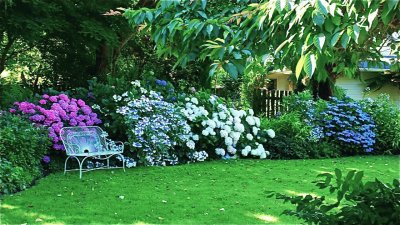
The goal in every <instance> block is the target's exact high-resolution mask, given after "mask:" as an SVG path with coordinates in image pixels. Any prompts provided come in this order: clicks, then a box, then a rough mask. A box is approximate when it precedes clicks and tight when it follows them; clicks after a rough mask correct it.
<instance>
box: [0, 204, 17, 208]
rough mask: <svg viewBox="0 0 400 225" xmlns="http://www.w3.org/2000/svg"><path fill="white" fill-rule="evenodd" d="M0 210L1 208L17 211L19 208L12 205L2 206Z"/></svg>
mask: <svg viewBox="0 0 400 225" xmlns="http://www.w3.org/2000/svg"><path fill="white" fill-rule="evenodd" d="M0 208H3V209H18V208H19V207H18V206H13V205H8V204H2V205H1V206H0Z"/></svg>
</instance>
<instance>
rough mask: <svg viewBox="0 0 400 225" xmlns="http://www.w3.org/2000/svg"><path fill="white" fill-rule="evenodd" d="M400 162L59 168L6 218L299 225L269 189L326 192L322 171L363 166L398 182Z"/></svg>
mask: <svg viewBox="0 0 400 225" xmlns="http://www.w3.org/2000/svg"><path fill="white" fill-rule="evenodd" d="M399 167H400V165H399V157H398V156H375V157H349V158H338V159H323V160H289V161H286V160H285V161H283V160H263V161H260V160H237V161H233V160H232V161H214V162H204V163H197V164H190V165H181V166H174V167H139V168H133V169H128V170H127V171H126V172H125V173H124V172H123V171H122V170H115V171H112V170H102V171H93V172H89V173H85V174H84V175H83V179H82V180H79V177H78V174H77V173H68V174H67V175H63V174H62V173H57V174H52V175H50V176H48V177H46V178H44V179H42V180H40V181H39V183H38V184H37V185H36V186H34V187H32V188H30V189H28V190H26V191H23V192H21V193H18V194H15V195H13V196H6V197H3V199H2V202H1V221H0V223H1V224H4V223H5V224H22V223H53V224H54V223H60V224H62V223H68V224H70V223H79V224H86V223H102V224H110V223H112V224H116V223H120V224H121V223H123V224H145V223H169V224H170V223H179V224H182V223H183V224H189V223H191V224H193V223H196V224H205V223H207V224H215V223H230V224H245V223H246V224H249V223H252V224H254V223H264V222H272V223H278V224H279V223H299V222H301V221H298V220H297V219H296V218H294V217H289V216H284V215H280V214H281V212H282V211H283V210H284V209H287V208H293V206H292V205H290V204H283V203H282V201H280V200H276V199H275V198H266V197H265V195H266V194H265V192H267V191H277V192H281V193H290V194H301V193H313V194H316V195H321V194H327V193H326V191H325V190H323V191H321V190H319V189H318V188H317V187H316V186H314V184H312V183H311V182H312V181H314V180H315V179H316V175H317V174H319V173H321V172H332V171H333V170H334V168H340V169H342V170H345V171H347V170H352V169H357V170H364V171H365V180H372V179H374V178H375V177H377V178H379V179H380V180H382V181H385V182H391V181H392V180H393V178H399ZM119 196H124V198H123V199H121V198H119ZM332 197H334V196H332ZM332 199H333V198H332Z"/></svg>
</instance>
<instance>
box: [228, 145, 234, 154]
mask: <svg viewBox="0 0 400 225" xmlns="http://www.w3.org/2000/svg"><path fill="white" fill-rule="evenodd" d="M227 150H228V152H229V153H230V154H232V155H234V154H236V148H234V147H233V146H228V148H227Z"/></svg>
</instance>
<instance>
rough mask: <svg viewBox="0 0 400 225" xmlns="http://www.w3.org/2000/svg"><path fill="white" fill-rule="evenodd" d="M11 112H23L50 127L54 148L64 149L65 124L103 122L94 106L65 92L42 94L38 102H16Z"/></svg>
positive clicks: (85, 124)
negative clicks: (94, 110)
mask: <svg viewBox="0 0 400 225" xmlns="http://www.w3.org/2000/svg"><path fill="white" fill-rule="evenodd" d="M14 105H15V107H14V108H12V109H10V112H11V113H22V114H25V115H27V116H29V119H30V120H31V121H32V122H34V123H36V124H38V125H43V126H46V127H48V130H49V137H50V138H51V139H52V141H53V148H54V149H56V150H64V146H63V145H62V143H61V139H60V130H61V128H63V127H64V126H92V125H97V124H100V123H101V120H100V119H99V118H97V114H96V113H94V112H92V108H91V107H90V106H88V105H86V103H85V102H84V101H83V100H81V99H75V98H71V99H70V98H69V97H68V96H67V95H65V94H60V95H54V96H49V95H47V94H45V95H43V96H42V99H40V100H39V102H38V104H34V103H30V102H15V103H14Z"/></svg>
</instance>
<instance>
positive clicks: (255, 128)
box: [253, 127, 260, 135]
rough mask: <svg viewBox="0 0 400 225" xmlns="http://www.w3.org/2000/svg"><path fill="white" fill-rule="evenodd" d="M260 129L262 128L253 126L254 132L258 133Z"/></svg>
mask: <svg viewBox="0 0 400 225" xmlns="http://www.w3.org/2000/svg"><path fill="white" fill-rule="evenodd" d="M259 130H260V128H257V127H253V134H254V135H257V134H258V131H259Z"/></svg>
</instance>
